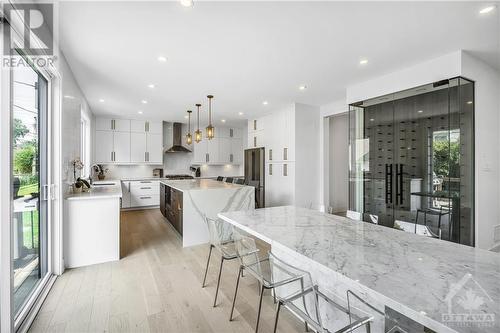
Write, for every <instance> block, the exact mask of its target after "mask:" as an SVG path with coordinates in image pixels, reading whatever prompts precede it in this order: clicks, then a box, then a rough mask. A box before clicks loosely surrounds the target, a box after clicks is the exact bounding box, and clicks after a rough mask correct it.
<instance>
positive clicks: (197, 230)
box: [160, 179, 255, 247]
mask: <svg viewBox="0 0 500 333" xmlns="http://www.w3.org/2000/svg"><path fill="white" fill-rule="evenodd" d="M160 187H161V188H160V209H161V210H162V214H163V215H164V216H165V217H166V218H167V220H168V221H169V222H170V223H171V224H172V226H173V227H174V228H175V229H176V230H177V231H178V232H179V234H180V235H181V236H182V246H183V247H188V246H194V245H199V244H205V243H207V242H208V241H209V237H208V228H207V226H206V223H205V220H204V219H205V216H207V217H209V218H213V219H217V215H218V214H219V213H221V212H229V211H241V210H253V209H255V188H254V187H252V186H245V185H238V184H232V183H225V182H219V181H216V180H213V179H188V180H162V181H161V182H160Z"/></svg>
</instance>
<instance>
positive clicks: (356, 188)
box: [349, 78, 474, 245]
mask: <svg viewBox="0 0 500 333" xmlns="http://www.w3.org/2000/svg"><path fill="white" fill-rule="evenodd" d="M473 92H474V84H473V82H472V81H469V80H466V79H464V78H454V79H450V80H443V81H440V82H435V83H432V84H429V85H425V86H421V87H417V88H414V89H410V90H405V91H402V92H398V93H394V94H390V95H386V96H382V97H379V98H374V99H371V100H367V101H363V102H359V103H355V104H352V105H350V112H349V115H350V116H349V121H350V126H349V131H350V132H349V140H350V155H351V156H350V165H349V170H350V186H349V206H350V209H351V210H355V211H358V212H361V213H363V219H364V220H365V221H368V222H372V223H378V224H381V225H384V226H387V227H391V228H396V229H400V230H403V231H407V232H413V233H417V234H419V235H425V236H429V237H435V238H441V239H446V240H450V241H454V242H459V243H462V244H467V245H473V244H474V220H473V197H474V179H473V174H474V173H473V165H474V136H473V128H474V117H473V104H474V98H473V97H474V94H473Z"/></svg>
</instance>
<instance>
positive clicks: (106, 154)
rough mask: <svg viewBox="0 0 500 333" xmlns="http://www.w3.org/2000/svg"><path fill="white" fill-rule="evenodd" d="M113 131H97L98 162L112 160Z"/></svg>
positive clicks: (96, 149) (96, 159) (96, 156)
mask: <svg viewBox="0 0 500 333" xmlns="http://www.w3.org/2000/svg"><path fill="white" fill-rule="evenodd" d="M112 153H113V132H110V131H95V161H96V163H109V162H112V157H113V156H112Z"/></svg>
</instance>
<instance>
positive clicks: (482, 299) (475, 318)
mask: <svg viewBox="0 0 500 333" xmlns="http://www.w3.org/2000/svg"><path fill="white" fill-rule="evenodd" d="M445 301H446V304H447V307H448V313H443V314H442V315H441V318H442V321H443V322H444V323H446V325H448V326H454V327H494V326H495V314H494V313H491V311H488V310H489V309H491V308H493V307H494V302H493V300H492V299H491V297H490V295H488V293H487V292H486V290H484V289H483V287H481V285H480V284H479V283H478V282H477V281H476V280H475V279H474V277H473V276H472V274H470V273H467V274H465V275H464V277H463V278H462V279H460V281H458V282H457V283H452V284H451V285H450V290H449V292H448V294H447V295H446V297H445Z"/></svg>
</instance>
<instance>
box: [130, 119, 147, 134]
mask: <svg viewBox="0 0 500 333" xmlns="http://www.w3.org/2000/svg"><path fill="white" fill-rule="evenodd" d="M130 131H131V132H137V133H144V132H146V122H145V121H144V120H131V121H130Z"/></svg>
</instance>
